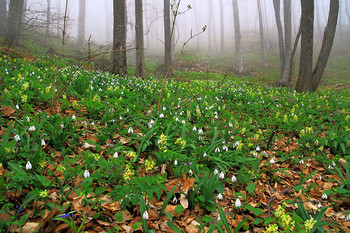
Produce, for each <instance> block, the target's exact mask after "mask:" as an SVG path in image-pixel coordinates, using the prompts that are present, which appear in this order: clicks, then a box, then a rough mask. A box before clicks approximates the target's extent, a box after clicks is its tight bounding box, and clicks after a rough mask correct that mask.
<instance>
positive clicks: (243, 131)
mask: <svg viewBox="0 0 350 233" xmlns="http://www.w3.org/2000/svg"><path fill="white" fill-rule="evenodd" d="M246 130H247V129H246V128H245V127H243V128H242V130H241V134H242V135H243V134H244V133H245V131H246Z"/></svg>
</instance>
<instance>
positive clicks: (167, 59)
mask: <svg viewBox="0 0 350 233" xmlns="http://www.w3.org/2000/svg"><path fill="white" fill-rule="evenodd" d="M163 3H164V4H163V5H164V50H165V51H164V76H167V74H168V72H169V69H170V66H171V52H172V51H171V39H172V38H171V29H170V0H164V2H163Z"/></svg>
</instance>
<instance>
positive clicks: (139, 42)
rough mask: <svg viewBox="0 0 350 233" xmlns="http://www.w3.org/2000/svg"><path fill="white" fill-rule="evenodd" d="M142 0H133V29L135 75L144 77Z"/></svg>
mask: <svg viewBox="0 0 350 233" xmlns="http://www.w3.org/2000/svg"><path fill="white" fill-rule="evenodd" d="M142 5H143V4H142V0H135V21H136V23H135V31H136V72H135V74H136V76H139V77H141V78H145V53H144V52H145V48H144V38H143V7H142Z"/></svg>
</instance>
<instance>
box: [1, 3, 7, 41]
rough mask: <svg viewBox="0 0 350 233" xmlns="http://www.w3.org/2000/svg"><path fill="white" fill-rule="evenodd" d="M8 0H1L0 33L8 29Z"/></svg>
mask: <svg viewBox="0 0 350 233" xmlns="http://www.w3.org/2000/svg"><path fill="white" fill-rule="evenodd" d="M6 8H7V7H6V0H0V34H1V35H4V34H5V31H6Z"/></svg>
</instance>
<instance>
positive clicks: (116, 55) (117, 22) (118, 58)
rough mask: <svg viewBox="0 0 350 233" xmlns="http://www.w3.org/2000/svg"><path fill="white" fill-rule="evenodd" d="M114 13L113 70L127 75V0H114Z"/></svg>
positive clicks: (118, 73)
mask: <svg viewBox="0 0 350 233" xmlns="http://www.w3.org/2000/svg"><path fill="white" fill-rule="evenodd" d="M113 15H114V16H113V19H114V20H113V21H114V24H113V52H112V61H113V64H112V72H113V73H114V74H116V75H120V76H125V75H126V74H127V60H126V22H125V21H126V5H125V0H113Z"/></svg>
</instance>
